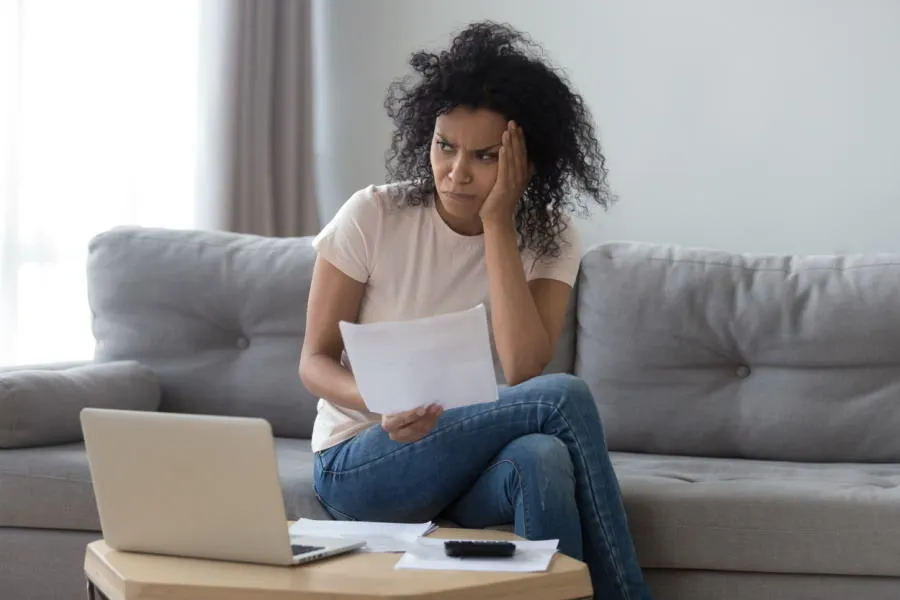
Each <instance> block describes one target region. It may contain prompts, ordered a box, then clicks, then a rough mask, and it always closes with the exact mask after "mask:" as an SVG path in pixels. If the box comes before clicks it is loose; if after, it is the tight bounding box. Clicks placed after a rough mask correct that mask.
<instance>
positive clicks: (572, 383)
mask: <svg viewBox="0 0 900 600" xmlns="http://www.w3.org/2000/svg"><path fill="white" fill-rule="evenodd" d="M520 385H521V386H523V388H525V386H527V387H528V388H530V389H533V390H535V391H540V392H541V395H542V396H544V397H546V398H549V399H553V400H554V401H557V402H560V403H562V402H575V403H577V404H579V405H585V406H588V407H596V403H595V402H594V394H593V392H591V388H590V386H588V384H587V382H586V381H585V380H584V379H582V378H581V377H578V376H576V375H572V374H571V373H552V374H548V375H541V376H539V377H535V378H534V379H531V380H529V381H526V382H525V383H522V384H520Z"/></svg>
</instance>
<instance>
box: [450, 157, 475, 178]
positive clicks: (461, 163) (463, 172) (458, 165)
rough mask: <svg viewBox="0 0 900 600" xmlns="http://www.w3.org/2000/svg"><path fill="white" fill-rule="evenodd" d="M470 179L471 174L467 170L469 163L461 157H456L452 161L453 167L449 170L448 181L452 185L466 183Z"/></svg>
mask: <svg viewBox="0 0 900 600" xmlns="http://www.w3.org/2000/svg"><path fill="white" fill-rule="evenodd" d="M471 179H472V173H471V171H470V169H469V161H467V160H466V159H465V158H463V157H457V158H456V159H455V160H454V161H453V167H452V168H451V169H450V180H451V181H453V182H454V183H459V184H462V183H468V182H469V181H471Z"/></svg>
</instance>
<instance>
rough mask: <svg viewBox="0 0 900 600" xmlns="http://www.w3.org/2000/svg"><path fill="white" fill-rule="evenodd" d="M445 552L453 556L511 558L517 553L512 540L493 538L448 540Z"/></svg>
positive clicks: (445, 544) (445, 543)
mask: <svg viewBox="0 0 900 600" xmlns="http://www.w3.org/2000/svg"><path fill="white" fill-rule="evenodd" d="M444 552H445V553H446V554H447V556H452V557H453V558H510V557H512V556H513V555H515V553H516V545H515V544H514V543H512V542H503V541H492V540H484V541H482V540H477V541H475V540H448V541H446V542H444Z"/></svg>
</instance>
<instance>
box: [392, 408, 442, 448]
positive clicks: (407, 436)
mask: <svg viewBox="0 0 900 600" xmlns="http://www.w3.org/2000/svg"><path fill="white" fill-rule="evenodd" d="M443 412H444V409H443V408H441V407H440V406H438V405H436V404H432V405H430V406H420V407H419V408H416V409H414V410H409V411H406V412H402V413H396V414H393V415H382V417H381V428H382V429H384V430H385V431H386V432H387V433H388V435H390V438H391V439H392V440H394V441H395V442H402V443H411V442H416V441H418V440H420V439H422V438H423V437H425V436H426V435H428V432H429V431H431V430H432V429H433V428H434V424H435V423H437V419H438V417H439V416H441V413H443Z"/></svg>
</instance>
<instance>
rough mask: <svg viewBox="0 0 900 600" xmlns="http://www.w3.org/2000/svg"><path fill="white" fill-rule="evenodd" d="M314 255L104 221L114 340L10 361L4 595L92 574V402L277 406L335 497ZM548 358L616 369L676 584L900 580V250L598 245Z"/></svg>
mask: <svg viewBox="0 0 900 600" xmlns="http://www.w3.org/2000/svg"><path fill="white" fill-rule="evenodd" d="M313 258H314V253H313V250H312V248H311V246H310V241H309V240H308V239H263V238H257V237H251V236H241V235H236V234H228V233H219V232H216V233H212V232H186V231H166V230H153V229H137V228H120V229H116V230H113V231H110V232H107V233H104V234H102V235H100V236H98V237H97V238H96V239H95V240H93V242H92V243H91V246H90V253H89V261H88V275H89V299H90V307H91V310H92V312H93V317H94V321H93V323H94V333H95V336H96V340H97V345H96V357H95V361H94V364H92V365H88V366H81V367H78V366H75V365H53V366H43V367H38V368H35V369H26V370H23V369H21V368H19V369H16V370H12V371H10V370H7V371H6V372H3V373H0V448H3V449H2V450H0V596H2V597H3V598H4V599H5V598H10V599H13V598H15V599H17V600H18V599H23V600H24V599H30V598H41V599H44V598H53V599H69V598H73V599H74V598H81V597H82V595H83V594H82V582H83V578H82V573H81V563H82V558H83V550H84V546H85V544H87V543H88V542H90V541H92V540H95V539H97V538H98V537H99V534H98V531H99V523H98V518H97V512H96V508H95V505H94V499H93V495H92V491H91V485H90V479H89V473H88V466H87V463H86V460H85V455H84V452H83V449H82V445H81V444H80V443H79V437H80V436H79V434H80V431H79V430H78V429H77V419H76V421H74V422H73V420H72V419H73V417H72V415H73V414H74V415H77V409H78V408H80V406H81V405H84V404H102V405H110V404H112V405H119V406H123V407H129V408H133V409H136V410H166V411H179V412H193V413H196V412H202V413H211V414H229V415H249V416H258V417H264V418H266V419H268V420H269V421H270V422H271V423H272V425H273V428H274V431H275V434H276V436H277V437H278V438H279V439H278V453H279V466H280V469H281V475H282V480H283V487H284V496H285V503H286V507H287V511H288V515H289V516H290V517H298V516H310V517H316V518H327V517H326V515H325V513H324V512H323V511H322V509H321V507H320V506H319V505H318V503H317V502H316V500H315V497H314V495H313V492H312V489H311V484H310V472H311V461H310V452H309V445H308V440H307V438H308V436H309V433H310V427H311V424H312V420H313V417H314V414H315V399H314V398H313V397H311V396H310V394H309V393H308V392H306V391H305V390H304V388H303V387H302V385H301V383H300V381H299V378H298V377H297V361H298V352H299V348H300V345H301V341H302V339H303V333H304V318H305V305H304V301H305V298H306V296H307V293H308V286H309V278H310V272H311V267H312V263H313ZM48 343H52V342H48ZM92 369H93V370H92ZM548 370H549V371H572V372H574V373H576V374H577V375H579V376H581V377H583V378H584V379H585V380H586V381H587V382H588V383H589V384H590V386H591V388H592V389H593V391H594V393H595V396H596V400H597V402H598V405H599V408H600V411H601V414H602V417H603V419H604V421H605V426H606V430H607V434H608V442H609V446H610V449H611V450H612V451H613V456H614V462H615V465H616V468H617V472H618V474H619V477H620V480H621V483H622V488H623V493H624V497H625V502H626V507H627V510H628V514H629V517H630V521H631V526H632V529H633V533H634V536H635V539H636V543H637V547H638V551H639V554H640V557H641V561H642V563H643V565H644V566H645V568H646V572H647V575H648V578H649V580H650V582H651V584H652V586H653V588H654V593H655V597H656V598H657V599H658V600H676V599H677V600H724V599H726V598H727V599H728V600H751V599H752V600H762V599H766V600H813V599H815V600H829V599H835V600H837V599H840V600H846V599H848V598H853V599H858V600H887V599H889V598H890V599H896V598H898V597H900V561H898V560H897V557H898V556H900V487H898V484H900V464H898V463H900V435H898V432H900V257H896V256H868V257H849V256H846V257H811V258H791V257H749V256H739V255H733V254H728V253H724V252H715V251H708V250H690V249H680V248H672V247H665V246H658V245H646V244H606V245H602V246H598V247H595V248H593V249H591V250H590V251H589V252H588V253H587V254H586V255H585V257H584V260H583V263H582V272H581V275H580V277H579V283H578V288H577V293H576V299H575V302H573V310H572V311H571V313H570V319H569V321H568V323H567V325H566V332H565V335H564V336H563V338H562V340H561V342H560V347H559V350H558V352H557V356H556V358H555V360H554V363H553V364H552V365H551V367H550V368H549V369H548ZM28 411H32V412H36V413H37V417H38V418H35V415H34V414H32V415H25V414H24V413H27V412H28Z"/></svg>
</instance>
